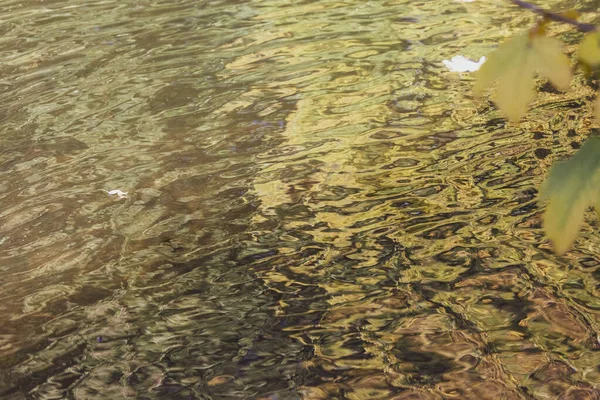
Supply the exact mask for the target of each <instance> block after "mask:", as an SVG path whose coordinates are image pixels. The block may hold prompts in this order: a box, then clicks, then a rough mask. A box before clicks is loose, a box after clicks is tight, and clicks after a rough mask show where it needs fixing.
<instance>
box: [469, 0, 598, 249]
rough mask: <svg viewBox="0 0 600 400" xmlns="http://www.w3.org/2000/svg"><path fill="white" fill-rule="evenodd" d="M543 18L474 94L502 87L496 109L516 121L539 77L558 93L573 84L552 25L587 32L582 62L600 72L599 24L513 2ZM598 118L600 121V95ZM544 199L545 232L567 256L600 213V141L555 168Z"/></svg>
mask: <svg viewBox="0 0 600 400" xmlns="http://www.w3.org/2000/svg"><path fill="white" fill-rule="evenodd" d="M511 2H512V3H513V4H515V5H517V6H519V7H522V8H525V9H528V10H531V11H533V12H535V13H536V14H539V15H540V16H542V17H543V19H542V20H541V21H540V22H539V23H537V24H536V25H535V26H534V27H532V28H531V29H529V30H527V31H526V32H523V33H522V34H519V35H517V36H515V37H513V38H511V39H509V40H507V41H506V42H504V43H503V44H502V45H500V46H499V47H498V49H496V50H495V51H494V52H492V53H491V54H490V55H489V56H488V57H487V61H486V62H485V63H484V64H483V65H482V66H481V68H480V69H479V71H477V75H476V81H475V87H474V92H475V94H476V95H482V94H483V93H484V92H485V91H486V89H488V88H489V87H491V85H492V83H493V82H497V83H498V85H497V89H496V94H495V96H494V98H493V100H494V103H495V104H496V106H497V107H498V108H499V109H500V110H501V111H502V112H504V113H505V114H506V115H507V116H508V118H509V119H510V120H511V121H513V122H518V121H519V120H520V119H521V118H522V116H523V115H524V114H525V112H526V111H527V107H528V105H529V103H530V102H531V100H533V98H534V96H535V90H534V88H535V76H536V74H538V75H540V76H542V77H544V78H547V79H548V80H549V81H550V82H551V83H552V84H553V85H554V86H555V87H556V88H557V89H559V90H562V91H566V90H568V89H569V87H570V85H571V78H572V71H571V61H570V60H569V58H568V57H567V56H566V55H565V54H564V53H563V43H562V42H561V41H560V40H558V39H556V38H553V37H548V36H547V35H546V29H545V27H546V25H547V24H548V23H550V22H551V21H556V22H562V23H567V24H570V25H572V26H575V27H576V28H577V29H579V30H580V31H583V32H587V34H586V36H585V37H584V39H583V41H582V42H581V43H580V45H579V51H578V55H577V61H578V63H579V64H580V65H582V66H583V67H584V69H585V70H586V71H593V70H598V69H600V32H598V30H597V28H596V27H595V26H594V25H591V24H586V23H581V22H578V21H577V20H576V18H577V16H578V13H576V12H571V13H569V12H567V13H564V14H559V13H553V12H550V11H546V10H544V9H542V8H540V7H538V6H535V5H533V4H531V3H528V2H525V1H522V0H511ZM598 98H599V100H596V108H595V116H596V120H597V121H598V122H600V96H598ZM540 194H541V198H542V199H544V200H546V201H547V202H548V206H547V207H546V211H545V213H544V218H543V219H544V229H545V231H546V235H547V236H548V237H549V238H550V240H551V241H552V243H553V244H554V249H555V251H556V252H557V253H558V254H564V253H565V252H567V251H568V250H569V248H570V247H571V246H572V245H573V242H574V241H575V239H576V237H577V234H578V231H579V229H580V226H581V224H582V222H583V220H584V214H585V211H586V209H587V208H588V207H590V206H595V207H596V210H597V211H598V212H599V213H600V138H596V137H592V138H590V139H588V140H587V142H586V143H585V144H584V145H583V147H582V148H581V149H580V150H579V151H578V152H577V153H576V154H575V156H574V157H573V158H572V159H570V160H568V161H566V162H561V163H558V164H557V165H554V166H553V167H552V168H551V169H550V172H549V174H548V177H547V178H546V180H545V182H544V183H543V185H542V188H541V191H540Z"/></svg>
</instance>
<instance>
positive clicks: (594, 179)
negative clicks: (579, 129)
mask: <svg viewBox="0 0 600 400" xmlns="http://www.w3.org/2000/svg"><path fill="white" fill-rule="evenodd" d="M599 184H600V138H599V137H591V138H589V139H588V140H587V141H586V142H585V144H584V145H583V147H582V148H581V149H580V150H579V151H578V152H577V153H575V155H574V156H573V157H572V158H571V159H570V160H568V161H564V162H560V163H558V164H556V165H554V166H553V167H552V168H551V169H550V172H549V174H548V177H547V178H546V181H545V182H544V183H543V185H542V188H541V196H540V199H541V200H547V201H548V206H547V207H546V212H545V213H544V228H545V230H546V234H547V235H548V238H550V240H551V241H552V243H553V244H554V249H555V250H556V252H557V253H558V254H564V253H566V252H567V250H569V248H570V247H571V245H572V244H573V242H574V241H575V238H576V237H577V233H578V231H579V228H580V226H581V223H582V222H583V218H584V214H585V210H586V209H587V208H588V207H589V206H592V205H594V204H596V205H597V207H596V210H599V209H600V208H598V205H600V204H599V200H600V185H599Z"/></svg>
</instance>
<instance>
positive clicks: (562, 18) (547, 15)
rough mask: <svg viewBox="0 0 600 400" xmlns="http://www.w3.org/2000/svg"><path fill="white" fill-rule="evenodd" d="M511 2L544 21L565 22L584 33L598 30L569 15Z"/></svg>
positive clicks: (524, 3)
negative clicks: (542, 18)
mask: <svg viewBox="0 0 600 400" xmlns="http://www.w3.org/2000/svg"><path fill="white" fill-rule="evenodd" d="M510 1H511V2H512V3H513V4H516V5H517V6H519V7H522V8H526V9H527V10H531V11H533V12H534V13H536V14H538V15H541V16H542V17H544V19H548V20H552V21H556V22H563V23H565V24H570V25H573V26H575V27H576V28H577V29H579V30H580V31H582V32H594V31H596V29H597V28H596V27H595V26H594V25H592V24H586V23H585V22H579V21H577V20H576V19H575V18H572V17H571V16H570V15H568V14H559V13H553V12H551V11H547V10H544V9H543V8H540V7H538V6H536V5H534V4H531V3H528V2H526V1H522V0H510ZM577 15H578V14H577Z"/></svg>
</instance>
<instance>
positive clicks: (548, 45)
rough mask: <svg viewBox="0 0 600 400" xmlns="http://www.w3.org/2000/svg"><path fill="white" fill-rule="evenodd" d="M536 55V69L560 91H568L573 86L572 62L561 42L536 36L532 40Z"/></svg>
mask: <svg viewBox="0 0 600 400" xmlns="http://www.w3.org/2000/svg"><path fill="white" fill-rule="evenodd" d="M531 47H532V50H533V52H534V53H535V56H534V58H535V64H536V65H535V69H536V70H537V71H538V72H539V73H540V75H542V76H543V77H546V78H548V80H549V81H550V82H551V83H552V84H553V85H554V86H555V87H556V88H557V89H559V90H567V89H568V88H569V86H570V84H571V62H570V61H569V57H567V56H566V55H565V54H564V53H563V50H562V49H563V44H562V42H561V41H560V40H557V39H554V38H550V37H547V36H535V37H534V38H533V39H532V40H531Z"/></svg>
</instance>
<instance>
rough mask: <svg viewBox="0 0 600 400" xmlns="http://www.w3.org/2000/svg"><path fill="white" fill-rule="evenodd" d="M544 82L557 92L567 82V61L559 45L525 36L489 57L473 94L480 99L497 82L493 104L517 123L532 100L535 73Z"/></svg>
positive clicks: (511, 41)
mask: <svg viewBox="0 0 600 400" xmlns="http://www.w3.org/2000/svg"><path fill="white" fill-rule="evenodd" d="M536 71H537V72H539V73H540V74H541V75H542V76H544V77H546V78H548V79H549V80H550V82H551V83H552V84H553V85H555V86H556V87H557V88H558V89H563V90H565V89H568V87H569V84H570V82H571V68H570V63H569V59H568V57H567V56H566V55H564V54H563V52H562V43H561V42H560V41H559V40H557V39H553V38H549V37H546V36H543V35H542V34H536V35H533V37H532V35H531V34H530V33H529V32H527V33H524V34H521V35H518V36H515V37H514V38H512V39H509V40H507V41H506V42H504V43H503V44H502V45H500V47H499V48H498V49H497V50H496V51H494V52H493V53H492V54H490V55H489V57H488V59H487V61H486V62H485V63H484V64H483V65H482V66H481V68H480V69H479V71H478V72H477V75H476V81H475V87H474V91H475V94H476V95H480V94H481V93H482V92H483V91H484V90H485V89H486V88H487V87H489V86H490V85H491V83H492V82H493V81H496V80H497V81H498V92H497V95H496V98H495V103H496V105H497V106H498V108H500V110H502V111H503V112H505V113H506V114H507V116H508V118H509V119H511V120H512V121H518V120H519V119H520V118H521V116H522V115H523V114H524V113H525V111H526V110H527V105H528V104H529V103H530V102H531V100H532V99H533V96H534V90H533V88H534V80H533V78H534V76H535V72H536Z"/></svg>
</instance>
